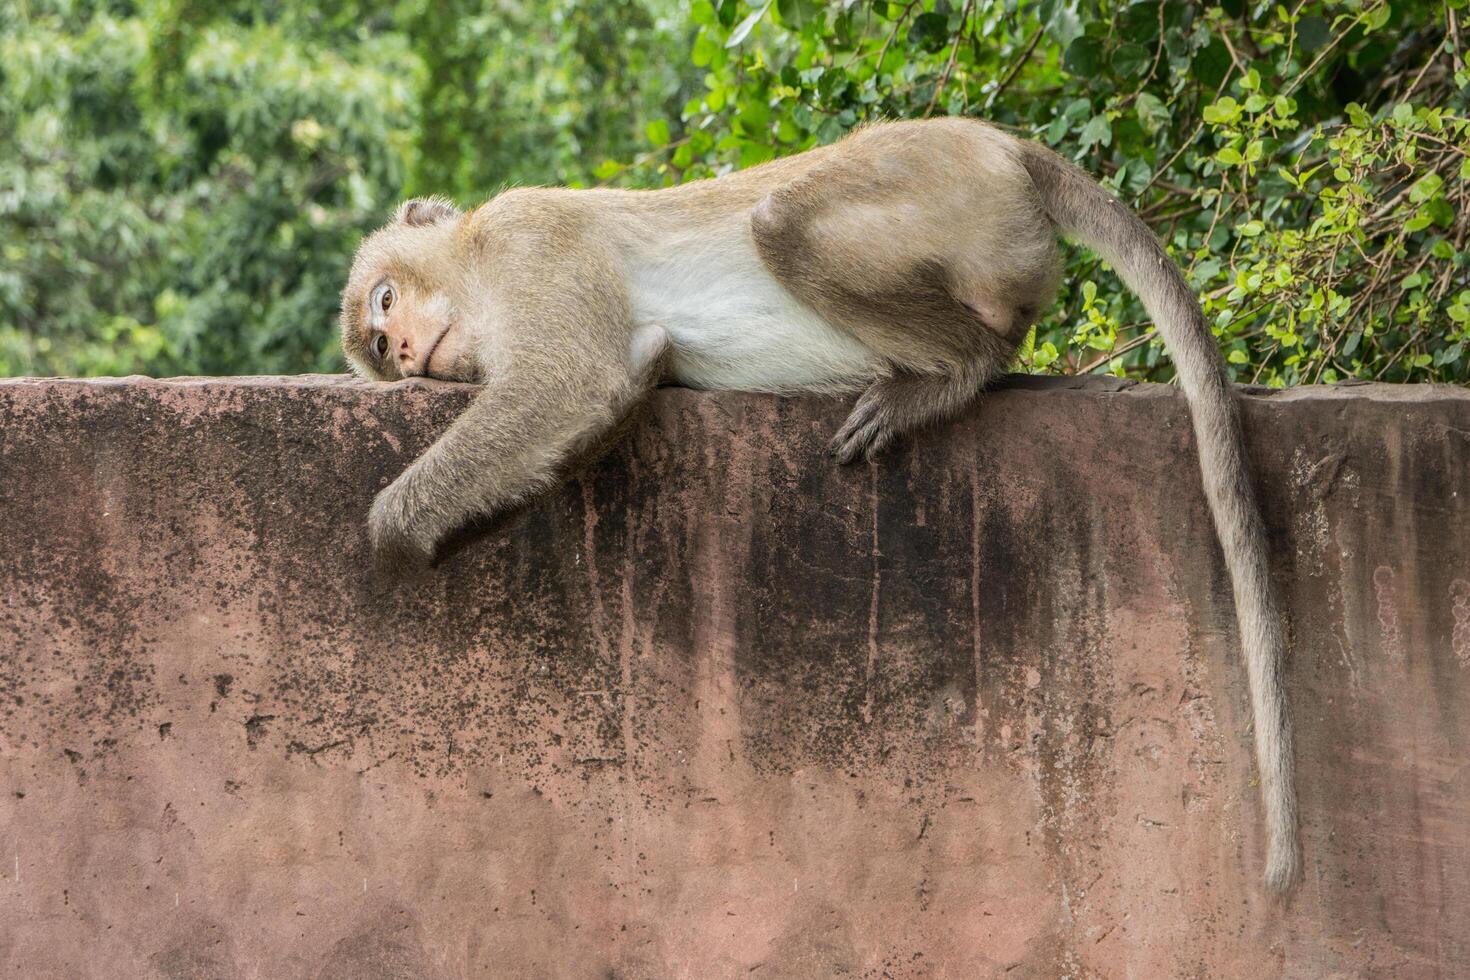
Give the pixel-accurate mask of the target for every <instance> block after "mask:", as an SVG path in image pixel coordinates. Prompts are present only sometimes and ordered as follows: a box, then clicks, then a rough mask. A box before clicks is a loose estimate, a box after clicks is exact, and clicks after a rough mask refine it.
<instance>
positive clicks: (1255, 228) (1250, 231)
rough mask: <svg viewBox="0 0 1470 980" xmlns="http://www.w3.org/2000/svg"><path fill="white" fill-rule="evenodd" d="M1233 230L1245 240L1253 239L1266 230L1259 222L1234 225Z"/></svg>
mask: <svg viewBox="0 0 1470 980" xmlns="http://www.w3.org/2000/svg"><path fill="white" fill-rule="evenodd" d="M1235 230H1236V231H1238V232H1240V233H1241V234H1242V235H1244V236H1245V237H1246V238H1255V237H1256V236H1257V235H1259V234H1260V233H1261V232H1263V231H1265V230H1266V226H1265V225H1264V224H1262V223H1261V222H1259V221H1247V222H1244V223H1243V224H1238V225H1236V226H1235Z"/></svg>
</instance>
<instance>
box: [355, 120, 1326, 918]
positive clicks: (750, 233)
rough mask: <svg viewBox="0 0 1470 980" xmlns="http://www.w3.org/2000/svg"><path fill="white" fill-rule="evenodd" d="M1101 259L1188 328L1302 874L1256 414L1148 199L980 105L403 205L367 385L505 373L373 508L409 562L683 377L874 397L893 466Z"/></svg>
mask: <svg viewBox="0 0 1470 980" xmlns="http://www.w3.org/2000/svg"><path fill="white" fill-rule="evenodd" d="M1059 235H1060V236H1062V237H1064V238H1070V239H1073V240H1075V241H1077V242H1079V243H1081V244H1082V245H1084V246H1086V247H1088V248H1090V249H1092V250H1093V251H1094V252H1095V253H1097V254H1098V255H1099V256H1100V257H1101V258H1102V259H1103V260H1105V261H1106V262H1107V263H1109V264H1110V265H1111V266H1112V267H1113V268H1114V269H1115V270H1116V271H1117V273H1118V274H1119V276H1120V278H1121V279H1122V280H1123V282H1124V284H1126V285H1127V286H1128V287H1129V288H1130V289H1131V290H1132V291H1133V292H1135V293H1136V294H1137V295H1138V296H1139V298H1140V299H1141V301H1142V302H1143V305H1144V307H1145V309H1146V310H1147V311H1148V313H1149V315H1150V317H1151V318H1152V319H1153V321H1154V322H1155V324H1157V328H1158V331H1159V333H1160V334H1161V335H1162V337H1163V338H1164V341H1165V343H1166V345H1167V348H1168V350H1169V353H1170V355H1171V356H1172V359H1173V363H1174V366H1175V370H1176V375H1177V378H1178V382H1179V384H1180V386H1181V387H1182V388H1183V390H1184V394H1185V396H1186V401H1187V403H1188V406H1189V410H1190V415H1191V419H1192V422H1193V428H1194V434H1195V440H1196V444H1197V447H1198V453H1199V463H1200V469H1201V474H1202V479H1203V485H1204V491H1205V497H1206V500H1207V502H1208V505H1209V509H1210V512H1211V514H1212V517H1213V520H1214V524H1215V528H1216V532H1217V535H1218V538H1219V541H1220V544H1221V547H1222V550H1223V552H1224V556H1225V561H1226V565H1227V568H1228V570H1229V573H1230V580H1231V584H1232V591H1233V595H1234V600H1235V608H1236V614H1237V621H1238V624H1239V631H1240V642H1241V646H1242V649H1243V653H1244V662H1245V668H1246V675H1247V681H1248V688H1249V693H1250V701H1251V710H1252V716H1253V720H1254V728H1255V731H1254V740H1255V760H1256V766H1257V770H1258V773H1259V778H1260V791H1261V796H1262V801H1263V804H1264V811H1265V824H1266V840H1267V846H1266V866H1265V873H1264V880H1265V885H1266V887H1267V888H1268V889H1269V890H1270V891H1271V892H1273V893H1276V894H1281V895H1285V894H1287V893H1289V892H1290V891H1291V889H1292V888H1293V887H1294V885H1295V883H1296V881H1297V880H1298V879H1299V877H1300V876H1301V845H1300V842H1299V840H1298V836H1297V835H1298V829H1297V807H1296V791H1295V786H1294V779H1295V777H1294V772H1293V767H1294V763H1293V739H1292V725H1291V719H1290V716H1289V712H1288V705H1287V698H1286V693H1285V690H1284V682H1283V678H1282V671H1283V656H1284V647H1285V632H1284V627H1283V621H1282V619H1283V617H1282V613H1281V609H1280V606H1279V604H1278V600H1277V597H1276V594H1275V592H1274V590H1273V588H1272V584H1271V581H1270V576H1269V569H1268V565H1267V548H1266V532H1265V526H1264V523H1263V520H1262V518H1261V514H1260V510H1259V508H1258V506H1257V502H1256V497H1255V492H1254V490H1253V488H1252V484H1251V481H1250V476H1249V473H1248V471H1247V464H1246V458H1245V449H1244V439H1243V434H1242V429H1241V423H1240V417H1239V408H1238V406H1237V403H1236V400H1235V397H1234V393H1233V390H1232V388H1231V386H1230V383H1229V378H1228V375H1227V372H1226V368H1225V364H1224V361H1223V359H1222V358H1221V356H1220V352H1219V348H1218V346H1217V344H1216V342H1215V339H1214V336H1213V334H1212V332H1211V330H1210V327H1209V325H1208V323H1207V322H1206V320H1205V317H1204V313H1203V311H1202V309H1201V308H1200V305H1199V302H1198V300H1197V299H1196V297H1195V295H1194V293H1193V292H1192V290H1191V289H1190V287H1189V285H1188V284H1187V282H1186V281H1185V279H1184V276H1183V274H1182V273H1181V272H1180V270H1179V267H1178V266H1177V265H1176V264H1175V263H1174V261H1173V260H1172V259H1170V258H1169V256H1168V254H1167V253H1166V252H1165V250H1164V248H1163V246H1162V245H1161V244H1160V242H1159V240H1158V239H1157V238H1156V237H1155V236H1154V235H1153V233H1152V232H1151V231H1150V230H1149V228H1148V226H1147V225H1146V224H1144V222H1143V221H1142V219H1140V218H1139V217H1138V216H1137V214H1136V213H1135V212H1133V211H1132V210H1131V209H1130V208H1128V207H1127V206H1125V205H1124V204H1123V203H1122V202H1121V201H1119V200H1118V199H1117V198H1115V197H1114V196H1112V195H1111V194H1110V193H1108V191H1107V190H1105V189H1104V188H1103V187H1102V186H1101V185H1100V184H1099V183H1097V182H1096V181H1095V180H1094V179H1093V178H1092V177H1090V176H1089V175H1088V174H1087V173H1086V172H1085V171H1084V170H1082V169H1081V168H1079V167H1077V166H1075V165H1074V164H1072V163H1071V162H1070V161H1067V160H1065V159H1064V158H1063V157H1061V156H1060V155H1058V154H1057V153H1055V152H1053V151H1052V150H1050V149H1048V148H1046V147H1044V146H1042V145H1041V144H1039V143H1036V142H1034V141H1031V140H1028V139H1023V138H1020V137H1017V136H1013V135H1011V134H1009V133H1007V132H1004V131H1002V130H1000V129H998V128H996V127H994V126H991V125H989V124H987V123H985V122H983V121H980V120H976V119H968V118H936V119H929V120H922V121H905V122H885V123H879V124H875V125H870V126H867V127H863V128H859V129H857V130H855V131H854V132H852V133H850V134H848V135H847V136H846V137H844V138H843V139H841V140H839V141H837V142H835V143H832V144H829V145H825V146H820V147H816V148H813V149H809V150H807V151H805V152H802V153H798V154H794V155H791V156H787V157H784V158H779V159H776V160H773V161H770V162H767V163H764V164H762V165H760V166H756V167H753V168H750V169H747V170H740V171H734V172H731V173H727V174H724V175H722V176H719V177H716V178H712V179H708V180H701V181H692V182H689V183H686V184H682V185H677V186H672V187H666V188H662V189H658V190H614V189H569V188H513V189H510V190H506V191H504V192H502V193H500V194H498V195H496V196H494V197H492V198H491V199H490V200H488V201H487V202H485V203H484V204H482V205H480V206H479V207H477V208H474V209H473V210H471V211H468V212H462V211H461V210H460V209H459V208H458V207H456V206H455V205H454V204H452V203H451V202H449V201H447V200H444V199H442V198H418V199H414V200H410V201H408V202H406V203H404V204H403V205H401V206H400V207H399V208H398V210H397V211H396V213H395V214H394V215H393V217H392V219H391V220H390V221H389V222H388V224H387V225H385V226H384V227H383V228H381V229H379V230H378V231H376V232H374V233H372V234H371V235H369V236H367V237H366V238H365V239H364V240H363V242H362V244H361V246H360V247H359V250H358V252H357V255H356V257H355V259H354V261H353V265H352V269H351V272H350V274H349V276H348V280H347V283H346V287H345V289H344V291H343V294H342V307H341V318H340V326H341V334H342V348H343V352H344V355H345V356H346V358H347V360H348V361H349V362H350V364H351V365H352V367H353V368H354V370H355V371H356V372H357V373H358V374H359V375H360V376H363V377H366V378H371V379H377V380H381V381H396V380H399V379H403V378H413V377H428V378H438V379H442V380H449V381H464V382H472V383H476V384H479V385H482V386H483V390H482V392H481V393H480V394H479V395H478V397H477V399H476V400H475V401H474V402H473V403H472V404H471V405H470V407H469V408H467V409H466V410H465V411H464V413H463V414H462V415H461V416H460V417H459V418H457V419H456V420H455V421H454V422H453V423H452V424H451V425H450V426H449V428H448V429H447V430H446V431H445V432H444V433H443V435H442V436H441V437H440V438H439V439H438V441H437V442H435V443H434V444H433V445H432V446H431V447H430V448H429V449H428V450H427V451H426V452H424V453H423V455H421V456H420V457H419V458H418V459H417V460H415V461H414V462H413V463H412V464H411V465H410V466H409V467H408V468H407V469H406V470H405V471H404V472H403V473H402V474H401V475H400V476H399V477H398V478H397V479H395V480H394V481H393V482H392V483H391V484H389V485H388V486H387V487H386V488H384V489H383V490H382V491H381V492H380V493H379V494H378V496H377V498H376V499H375V500H374V502H373V505H372V508H371V511H370V513H369V516H368V533H369V537H370V540H371V544H372V547H373V549H374V553H375V556H376V558H377V560H378V561H379V562H380V563H381V564H383V565H384V566H385V567H389V568H411V567H422V566H425V565H427V564H428V563H430V562H431V561H432V559H433V557H434V553H435V548H436V546H437V545H438V544H439V543H440V542H442V541H443V539H444V538H445V536H446V535H447V534H448V533H449V532H451V531H452V530H454V529H456V528H457V527H460V526H461V525H464V524H466V523H467V522H468V521H470V520H471V519H473V518H476V517H483V516H486V515H490V514H493V513H495V512H498V511H503V510H506V509H508V508H511V507H512V506H514V505H516V504H518V503H520V502H522V501H524V500H526V499H527V498H529V497H530V496H532V495H533V494H535V493H536V492H537V491H539V490H541V489H543V488H545V487H547V486H548V485H550V484H551V483H552V482H553V481H554V479H555V478H556V476H557V474H558V472H559V470H560V469H561V468H562V467H563V466H564V465H565V464H566V463H567V462H568V461H569V460H570V459H571V458H572V457H573V456H575V455H576V454H578V453H579V452H580V451H582V450H583V449H584V448H586V447H588V446H589V445H591V444H593V443H595V442H596V441H597V440H598V438H599V437H600V436H602V435H604V434H605V433H607V432H608V431H609V430H610V429H611V428H612V427H613V426H614V424H615V423H616V422H617V421H618V420H619V419H620V418H621V417H622V416H623V415H624V414H625V413H626V412H628V411H629V410H630V408H631V407H632V406H634V405H635V404H636V403H637V402H638V401H639V400H640V399H642V398H643V397H644V396H645V395H646V394H647V393H648V392H649V391H650V390H651V389H652V388H654V387H655V386H657V385H658V384H661V383H674V384H679V385H684V386H686V387H692V388H702V389H733V390H745V391H762V392H774V393H781V394H784V393H797V392H824V393H837V394H840V393H844V392H847V393H852V392H857V393H858V395H857V398H856V402H855V404H854V407H853V408H852V411H851V414H850V415H849V416H848V417H847V419H846V421H845V422H844V423H843V424H842V425H841V427H840V428H839V429H838V431H837V433H836V435H835V437H834V438H833V440H832V443H831V453H832V455H834V456H835V457H836V458H837V460H838V461H840V462H842V463H850V462H853V461H855V460H860V459H872V458H873V457H874V456H875V455H877V454H878V453H880V452H882V451H883V450H884V449H886V448H888V447H889V446H890V445H891V444H892V443H893V442H894V441H895V440H897V439H899V438H901V437H903V436H905V435H907V434H910V433H912V432H914V431H916V430H918V429H921V428H924V427H927V426H930V425H933V424H935V423H938V422H941V421H943V420H945V419H947V418H950V417H952V416H954V415H956V414H957V413H959V412H960V411H961V410H962V409H964V408H965V407H967V406H968V405H970V404H971V403H972V402H973V401H975V400H976V399H977V397H978V396H979V395H980V393H981V392H982V391H983V390H984V389H985V388H986V386H987V385H989V384H990V383H991V382H993V381H994V380H996V379H997V378H998V377H999V376H1000V375H1001V374H1002V373H1003V372H1004V371H1005V370H1006V369H1007V368H1008V367H1009V365H1010V364H1011V362H1012V359H1013V357H1014V355H1015V352H1016V350H1017V348H1018V347H1019V345H1020V343H1021V342H1022V341H1023V339H1024V338H1025V337H1026V335H1027V333H1028V331H1029V330H1030V328H1031V326H1032V324H1033V323H1034V322H1035V321H1036V319H1037V318H1038V316H1039V315H1040V314H1041V313H1042V312H1043V311H1045V310H1046V309H1047V307H1048V306H1049V305H1050V304H1051V302H1052V301H1053V299H1054V297H1055V294H1056V291H1057V289H1058V286H1059V282H1060V275H1061V272H1060V269H1061V267H1060V260H1059V253H1058V249H1057V238H1058V236H1059Z"/></svg>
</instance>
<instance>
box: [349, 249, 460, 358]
mask: <svg viewBox="0 0 1470 980" xmlns="http://www.w3.org/2000/svg"><path fill="white" fill-rule="evenodd" d="M366 297H367V298H366V303H365V306H364V308H363V309H362V310H361V311H360V314H359V322H358V325H357V329H358V332H359V334H360V338H359V343H358V344H356V345H354V346H355V347H356V348H357V350H358V351H359V352H360V353H359V355H358V358H357V360H358V363H359V365H360V366H361V367H362V368H363V370H364V371H365V373H367V374H369V375H371V376H372V377H374V378H377V379H379V380H381V381H397V380H399V379H400V378H414V377H420V378H442V379H443V380H445V381H469V380H473V378H472V377H471V375H472V374H473V373H474V372H473V370H472V369H471V363H472V360H471V359H470V358H468V357H467V355H468V353H469V350H468V345H467V344H466V343H465V342H464V341H465V338H464V331H463V330H460V329H458V327H459V324H458V322H457V320H456V317H455V315H454V306H453V305H452V304H451V303H450V301H449V298H448V297H447V296H445V295H444V294H443V293H439V292H430V291H427V290H424V289H422V288H417V287H416V286H415V285H414V284H413V283H412V282H411V281H406V280H404V279H401V278H395V277H394V276H392V275H384V276H382V277H380V278H379V279H378V281H377V282H376V283H374V284H373V286H372V288H371V289H369V290H368V291H367V293H366Z"/></svg>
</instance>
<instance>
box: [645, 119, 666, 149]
mask: <svg viewBox="0 0 1470 980" xmlns="http://www.w3.org/2000/svg"><path fill="white" fill-rule="evenodd" d="M643 133H644V135H645V136H647V137H648V142H650V143H652V144H653V145H654V146H667V145H668V142H669V123H668V120H666V119H655V120H654V121H653V122H651V123H649V124H648V125H647V126H645V127H644V128H643Z"/></svg>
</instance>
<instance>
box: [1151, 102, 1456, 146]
mask: <svg viewBox="0 0 1470 980" xmlns="http://www.w3.org/2000/svg"><path fill="white" fill-rule="evenodd" d="M1134 109H1136V110H1137V112H1138V122H1139V125H1141V126H1143V129H1144V132H1146V133H1148V134H1149V135H1150V136H1152V135H1154V134H1155V133H1157V132H1158V131H1159V130H1161V129H1163V128H1164V127H1166V126H1168V125H1169V120H1170V116H1169V107H1168V106H1166V105H1165V104H1164V100H1163V99H1160V98H1159V97H1158V96H1157V95H1154V94H1153V93H1152V92H1140V93H1139V95H1138V101H1137V102H1136V103H1134ZM1466 163H1470V160H1467V161H1466Z"/></svg>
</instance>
